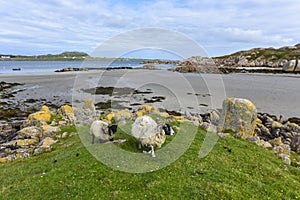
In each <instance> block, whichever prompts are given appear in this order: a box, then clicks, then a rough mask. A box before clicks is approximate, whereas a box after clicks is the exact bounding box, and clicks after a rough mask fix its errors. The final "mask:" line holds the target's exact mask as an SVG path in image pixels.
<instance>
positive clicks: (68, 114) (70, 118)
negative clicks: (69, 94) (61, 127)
mask: <svg viewBox="0 0 300 200" xmlns="http://www.w3.org/2000/svg"><path fill="white" fill-rule="evenodd" d="M57 112H58V114H60V115H62V117H63V120H65V121H67V122H68V123H69V124H75V121H76V118H75V115H74V113H73V109H72V107H71V106H69V105H64V106H61V107H60V108H59V109H58V111H57Z"/></svg>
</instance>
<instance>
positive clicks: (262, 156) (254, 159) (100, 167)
mask: <svg viewBox="0 0 300 200" xmlns="http://www.w3.org/2000/svg"><path fill="white" fill-rule="evenodd" d="M65 130H68V131H73V130H72V127H66V128H65ZM123 131H126V130H125V129H124V130H123ZM123 131H122V130H119V131H118V134H117V138H124V137H128V139H129V141H130V142H128V143H123V144H120V147H122V148H123V149H126V150H128V151H135V152H139V150H137V149H136V146H135V145H137V143H136V141H134V139H133V138H131V137H130V136H126V135H125V134H124V133H123ZM205 134H206V133H205V131H203V130H202V129H199V130H198V133H197V134H196V137H195V139H194V141H193V143H192V145H191V146H190V148H189V149H188V150H187V151H186V152H185V154H184V155H183V156H181V157H180V158H179V159H178V160H176V161H175V162H173V163H172V164H171V165H169V166H167V167H165V168H163V169H161V170H158V171H154V172H149V173H139V174H132V173H125V172H120V171H116V170H113V169H111V168H109V167H107V166H105V165H104V164H102V163H100V162H99V161H97V160H96V159H95V158H94V157H93V156H92V155H91V154H90V153H89V152H88V151H87V150H86V148H85V147H84V146H83V144H82V143H81V140H80V139H79V137H78V135H77V136H74V137H71V138H67V139H64V140H60V142H58V143H57V144H56V145H55V146H54V150H53V151H52V152H50V153H44V154H41V155H39V156H35V157H31V158H28V159H20V160H16V161H13V162H10V163H7V164H1V165H0V180H1V187H0V191H1V192H0V199H297V198H298V199H299V198H300V190H299V188H300V170H298V169H297V168H295V167H292V166H287V165H285V164H283V162H281V161H280V159H279V158H277V157H276V156H274V155H272V154H271V153H270V152H268V151H267V150H265V149H263V148H261V147H258V146H256V145H255V144H252V143H249V142H247V141H242V140H237V139H232V138H225V139H219V140H218V142H217V144H216V145H215V146H214V148H213V150H212V151H211V152H210V153H209V154H208V156H206V157H205V158H203V159H199V158H198V151H199V149H200V147H201V144H202V142H203V140H204V138H205ZM123 136H124V137H123ZM171 140H172V138H169V137H168V139H167V143H169V142H171ZM173 140H174V139H173ZM229 149H231V152H230V151H229ZM151 159H152V158H151ZM155 159H158V158H155Z"/></svg>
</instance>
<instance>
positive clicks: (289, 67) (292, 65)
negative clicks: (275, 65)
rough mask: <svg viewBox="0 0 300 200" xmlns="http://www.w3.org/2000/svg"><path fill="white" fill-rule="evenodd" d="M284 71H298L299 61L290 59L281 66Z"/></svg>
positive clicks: (299, 67)
mask: <svg viewBox="0 0 300 200" xmlns="http://www.w3.org/2000/svg"><path fill="white" fill-rule="evenodd" d="M282 70H283V71H285V72H299V71H300V63H299V60H290V61H288V62H287V63H285V65H284V66H283V68H282Z"/></svg>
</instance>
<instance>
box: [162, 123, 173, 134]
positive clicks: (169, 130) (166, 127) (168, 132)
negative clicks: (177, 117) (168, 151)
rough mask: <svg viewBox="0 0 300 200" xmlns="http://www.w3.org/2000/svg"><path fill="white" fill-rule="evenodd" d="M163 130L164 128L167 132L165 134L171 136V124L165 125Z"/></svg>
mask: <svg viewBox="0 0 300 200" xmlns="http://www.w3.org/2000/svg"><path fill="white" fill-rule="evenodd" d="M162 128H163V130H164V131H165V134H166V135H171V127H170V125H169V124H165V125H163V127H162Z"/></svg>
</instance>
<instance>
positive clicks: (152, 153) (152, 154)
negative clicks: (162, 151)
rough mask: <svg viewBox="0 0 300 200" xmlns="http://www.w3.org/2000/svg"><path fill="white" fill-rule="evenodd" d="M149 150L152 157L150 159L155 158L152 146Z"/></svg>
mask: <svg viewBox="0 0 300 200" xmlns="http://www.w3.org/2000/svg"><path fill="white" fill-rule="evenodd" d="M150 148H151V150H150V152H151V156H152V158H155V157H156V156H155V153H154V147H153V146H152V145H150Z"/></svg>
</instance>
